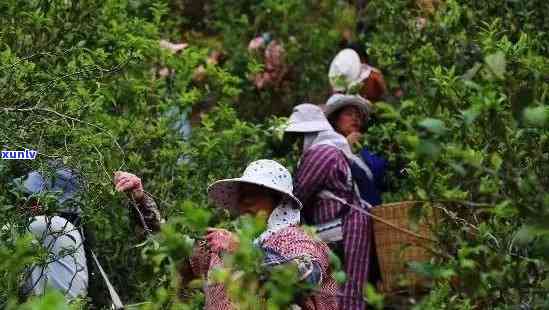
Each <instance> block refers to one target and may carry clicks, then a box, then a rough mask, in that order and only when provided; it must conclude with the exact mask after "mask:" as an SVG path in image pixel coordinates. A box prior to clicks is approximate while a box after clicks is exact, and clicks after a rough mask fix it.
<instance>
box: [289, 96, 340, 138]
mask: <svg viewBox="0 0 549 310" xmlns="http://www.w3.org/2000/svg"><path fill="white" fill-rule="evenodd" d="M325 130H332V126H331V125H330V123H329V122H328V120H327V119H326V116H324V112H322V109H321V108H320V107H319V106H317V105H314V104H311V103H303V104H300V105H297V106H295V107H294V110H293V112H292V115H290V119H289V120H288V125H287V127H286V128H285V129H284V131H285V132H300V133H307V132H317V131H325Z"/></svg>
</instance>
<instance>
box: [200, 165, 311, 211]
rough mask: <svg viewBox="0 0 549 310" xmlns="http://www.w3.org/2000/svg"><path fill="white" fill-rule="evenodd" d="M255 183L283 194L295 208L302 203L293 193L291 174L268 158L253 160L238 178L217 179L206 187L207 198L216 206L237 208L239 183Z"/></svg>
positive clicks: (300, 206) (299, 207) (298, 207)
mask: <svg viewBox="0 0 549 310" xmlns="http://www.w3.org/2000/svg"><path fill="white" fill-rule="evenodd" d="M243 183H244V184H255V185H259V186H261V187H265V188H268V189H271V190H274V191H275V192H278V193H280V194H282V195H283V196H284V200H285V201H288V202H291V203H292V205H293V206H294V207H295V208H296V209H301V208H302V204H301V202H300V201H299V199H297V198H296V197H295V196H294V195H293V190H294V187H293V181H292V175H291V174H290V172H289V171H288V169H286V168H285V167H284V166H282V165H281V164H279V163H278V162H276V161H274V160H270V159H260V160H257V161H254V162H252V163H250V164H249V165H248V167H246V170H244V173H243V174H242V176H241V177H240V178H234V179H225V180H219V181H216V182H214V183H212V184H211V185H210V186H209V187H208V198H209V199H210V200H211V201H213V202H214V203H215V204H216V205H217V206H218V207H220V208H225V209H229V210H233V211H234V210H238V196H239V188H240V184H243Z"/></svg>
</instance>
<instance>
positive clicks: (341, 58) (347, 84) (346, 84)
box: [328, 48, 364, 92]
mask: <svg viewBox="0 0 549 310" xmlns="http://www.w3.org/2000/svg"><path fill="white" fill-rule="evenodd" d="M361 72H362V63H361V62H360V56H359V55H358V53H357V52H355V51H354V50H352V49H350V48H346V49H344V50H342V51H340V52H339V53H337V55H336V56H335V57H334V59H333V60H332V63H331V64H330V70H329V72H328V78H329V80H330V85H332V89H333V90H334V91H336V92H347V91H349V90H350V89H352V88H353V87H354V86H355V85H357V84H359V83H361V82H362V81H363V80H364V78H363V77H362V76H361Z"/></svg>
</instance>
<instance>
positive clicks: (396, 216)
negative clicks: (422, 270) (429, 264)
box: [370, 201, 437, 293]
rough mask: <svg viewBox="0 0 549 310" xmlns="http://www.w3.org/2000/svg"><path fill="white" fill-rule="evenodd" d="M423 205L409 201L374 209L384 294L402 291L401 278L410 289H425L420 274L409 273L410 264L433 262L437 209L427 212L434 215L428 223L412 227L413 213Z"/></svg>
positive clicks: (376, 240) (377, 248)
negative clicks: (407, 268)
mask: <svg viewBox="0 0 549 310" xmlns="http://www.w3.org/2000/svg"><path fill="white" fill-rule="evenodd" d="M419 204H420V203H418V202H413V201H405V202H398V203H391V204H384V205H380V206H378V207H374V208H372V209H370V212H371V213H372V214H373V215H374V216H375V217H377V218H379V219H377V220H376V219H375V218H374V238H375V242H376V250H377V256H378V259H379V267H380V271H381V279H382V281H381V283H380V284H379V287H378V289H379V290H380V291H381V292H384V293H392V292H396V291H397V290H399V289H400V288H401V287H400V286H399V280H400V279H401V278H405V279H407V280H408V285H407V288H408V290H410V289H412V290H421V288H422V286H423V281H422V279H421V278H420V277H419V276H418V275H417V274H415V273H412V272H409V271H407V270H406V263H408V262H412V261H416V262H424V261H428V260H430V259H431V257H432V254H431V253H430V252H429V251H428V250H427V248H430V247H431V245H432V240H433V237H432V233H431V229H430V226H432V225H434V224H435V222H436V218H437V214H436V212H434V209H433V208H429V209H428V210H425V211H428V212H433V213H432V214H431V215H432V216H429V217H428V220H427V222H422V223H417V225H416V226H415V227H414V228H416V229H413V228H412V227H411V225H410V224H411V219H410V210H411V208H413V207H418V206H419ZM380 219H381V220H380ZM388 223H390V224H391V225H389V224H388ZM399 228H400V229H399ZM410 232H413V234H412V233H410Z"/></svg>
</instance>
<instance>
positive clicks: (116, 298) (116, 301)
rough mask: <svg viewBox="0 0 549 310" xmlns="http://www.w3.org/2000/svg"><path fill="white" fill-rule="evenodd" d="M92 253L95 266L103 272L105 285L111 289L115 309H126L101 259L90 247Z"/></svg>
mask: <svg viewBox="0 0 549 310" xmlns="http://www.w3.org/2000/svg"><path fill="white" fill-rule="evenodd" d="M90 253H91V256H92V258H93V262H94V263H95V266H97V269H99V273H100V274H101V277H102V278H103V281H104V282H105V285H106V286H107V289H108V290H109V295H110V296H111V301H112V307H113V309H115V310H118V309H124V304H123V303H122V300H120V296H118V293H116V290H115V289H114V286H112V284H111V281H109V277H108V276H107V274H106V273H105V271H104V270H103V267H101V264H100V263H99V260H98V259H97V256H96V255H95V252H94V251H93V250H92V249H90Z"/></svg>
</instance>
